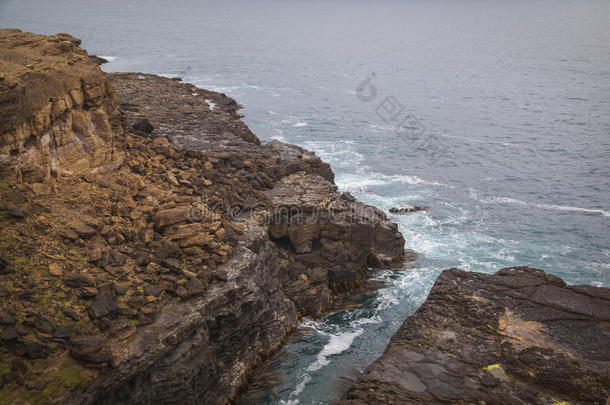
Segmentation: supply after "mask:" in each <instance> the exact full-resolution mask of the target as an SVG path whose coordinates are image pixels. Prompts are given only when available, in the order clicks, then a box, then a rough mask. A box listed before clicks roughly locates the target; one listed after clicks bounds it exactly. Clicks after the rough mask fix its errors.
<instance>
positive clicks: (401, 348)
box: [337, 267, 610, 405]
mask: <svg viewBox="0 0 610 405" xmlns="http://www.w3.org/2000/svg"><path fill="white" fill-rule="evenodd" d="M609 321H610V289H608V288H599V287H592V286H577V285H574V286H570V285H567V284H566V283H565V282H564V281H563V280H561V279H560V278H559V277H556V276H553V275H550V274H546V273H544V272H543V271H542V270H537V269H532V268H529V267H514V268H506V269H502V270H500V271H498V272H497V273H496V274H494V275H487V274H480V273H472V272H466V271H462V270H458V269H450V270H445V271H444V272H443V273H442V274H441V275H440V276H439V278H438V279H437V280H436V283H435V284H434V287H433V288H432V290H431V291H430V295H429V296H428V299H427V300H426V302H425V303H424V304H423V305H422V306H421V307H420V308H419V309H418V310H417V311H416V312H415V313H414V314H413V315H412V316H410V317H409V318H407V320H406V321H405V322H404V323H403V325H402V326H401V327H400V329H399V330H398V331H397V332H396V334H395V335H394V336H393V337H392V340H391V342H390V344H389V346H388V348H387V349H386V351H385V353H384V354H383V355H382V356H381V357H380V358H379V359H378V360H376V361H375V362H374V363H373V364H372V365H371V366H369V367H368V368H367V369H366V370H365V371H364V373H363V374H362V375H361V376H360V377H359V378H358V379H357V380H356V382H355V383H354V384H353V385H352V386H351V387H350V388H349V390H348V391H347V393H346V394H345V395H344V398H343V400H341V401H338V402H337V404H341V405H347V404H352V405H355V404H453V403H460V404H600V405H601V404H607V403H608V402H607V401H608V400H609V397H608V395H609V387H610V345H608V342H609V341H610V327H609Z"/></svg>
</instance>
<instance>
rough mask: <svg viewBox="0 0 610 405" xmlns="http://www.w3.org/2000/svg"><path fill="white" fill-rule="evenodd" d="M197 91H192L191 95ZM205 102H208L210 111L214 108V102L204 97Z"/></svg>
mask: <svg viewBox="0 0 610 405" xmlns="http://www.w3.org/2000/svg"><path fill="white" fill-rule="evenodd" d="M195 94H197V93H193V95H195ZM205 102H206V103H208V105H209V106H210V111H214V108H216V103H213V102H212V100H210V99H207V98H206V99H205Z"/></svg>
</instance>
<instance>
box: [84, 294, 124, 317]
mask: <svg viewBox="0 0 610 405" xmlns="http://www.w3.org/2000/svg"><path fill="white" fill-rule="evenodd" d="M87 310H88V311H89V316H90V317H92V318H101V317H104V316H110V315H113V314H115V313H116V312H117V311H118V310H119V307H118V305H117V304H116V302H114V301H113V300H112V299H110V298H108V297H106V296H104V295H98V296H96V297H95V299H94V300H93V301H92V302H91V305H89V308H88V309H87Z"/></svg>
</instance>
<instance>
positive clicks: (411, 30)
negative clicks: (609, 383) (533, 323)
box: [0, 0, 610, 404]
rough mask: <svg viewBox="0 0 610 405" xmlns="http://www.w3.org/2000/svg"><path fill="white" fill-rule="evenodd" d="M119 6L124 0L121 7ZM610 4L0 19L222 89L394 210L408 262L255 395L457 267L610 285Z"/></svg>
mask: <svg viewBox="0 0 610 405" xmlns="http://www.w3.org/2000/svg"><path fill="white" fill-rule="evenodd" d="M124 3H126V4H124ZM609 16H610V2H608V1H607V0H599V1H597V0H574V1H571V0H570V1H568V0H534V1H522V0H516V1H499V0H498V1H483V0H464V1H455V0H454V1H451V0H434V1H429V0H403V1H399V0H381V1H376V2H371V1H358V0H333V1H319V0H313V1H302V0H291V1H279V0H277V1H271V0H269V1H265V0H263V1H245V0H238V1H232V2H222V1H195V0H179V1H175V2H167V1H159V0H147V1H144V0H139V1H129V2H122V1H118V0H107V1H78V0H56V1H53V2H49V1H46V0H0V26H1V27H3V28H8V27H16V28H21V29H23V30H27V31H33V32H37V33H44V34H52V33H56V32H62V31H64V32H70V33H72V34H73V35H75V36H77V37H80V38H81V39H82V40H83V46H84V47H85V48H86V49H88V50H89V52H90V53H92V54H97V55H101V56H105V57H109V58H108V59H111V62H110V63H108V64H106V65H104V66H103V68H104V70H106V71H110V72H114V71H143V72H149V73H157V74H162V75H168V76H180V77H182V78H184V79H185V80H186V81H189V82H192V83H194V84H196V85H198V86H200V87H204V88H208V89H212V90H216V91H220V92H225V93H226V94H228V95H230V96H232V97H234V98H235V99H236V100H237V101H238V102H240V103H241V104H242V105H243V106H244V109H243V114H244V115H245V118H244V119H245V121H246V122H247V124H248V125H249V126H250V128H251V129H252V130H253V131H254V132H255V133H256V134H257V135H258V136H259V137H260V138H261V139H262V140H264V141H268V140H271V139H279V140H282V141H286V142H290V143H295V144H298V145H301V146H303V147H306V148H308V149H311V150H314V151H315V152H316V153H317V154H319V155H320V156H321V157H322V158H323V159H325V160H326V161H328V162H329V163H330V164H331V165H332V167H333V169H334V171H335V173H336V175H337V178H336V182H337V184H338V185H339V187H340V188H341V190H343V191H350V192H352V193H353V194H355V195H356V196H357V197H359V198H360V199H362V200H364V201H366V202H368V203H370V204H375V205H377V206H379V207H380V208H382V209H384V210H388V209H389V208H391V207H393V206H400V205H404V204H423V205H428V206H430V211H428V212H420V213H415V214H411V215H406V216H392V219H393V220H394V221H396V222H398V224H399V226H400V230H401V231H402V232H403V234H404V236H405V239H406V247H408V248H411V249H414V250H416V251H418V252H419V253H420V254H421V257H420V259H419V260H418V261H417V263H416V265H417V266H416V268H414V269H395V270H393V271H386V272H382V273H379V274H378V278H380V279H383V280H385V281H386V284H385V286H384V287H382V288H380V289H379V290H378V291H377V292H376V293H375V294H371V295H368V296H365V297H362V298H361V299H360V300H359V303H360V304H361V306H360V307H359V308H355V309H351V310H347V311H342V312H338V313H335V314H332V315H329V316H327V317H324V318H321V319H318V320H305V321H304V323H303V326H304V327H308V328H311V329H312V330H314V331H315V333H309V334H305V335H304V336H303V337H302V338H300V339H297V340H296V341H295V342H293V343H291V344H290V345H288V346H287V347H286V348H285V349H284V350H285V352H286V353H288V355H287V356H286V357H284V358H283V359H282V360H280V361H278V363H277V371H279V372H280V373H282V375H283V379H282V380H281V381H280V382H278V383H277V384H276V386H275V387H274V389H273V390H269V391H268V392H266V393H264V395H262V396H261V397H260V398H259V399H258V402H259V403H274V404H279V403H281V404H297V403H298V404H323V403H326V402H328V401H329V400H331V399H332V398H334V396H335V395H336V393H337V390H338V387H337V381H338V380H339V377H338V376H340V375H342V374H345V372H346V370H351V369H353V368H355V369H359V370H361V369H363V368H364V367H365V366H366V365H367V364H369V363H370V362H371V361H373V360H374V359H375V358H376V357H378V356H379V355H380V354H381V353H382V351H383V350H384V348H385V346H386V345H387V342H388V341H389V338H390V337H391V335H392V334H393V333H394V331H395V330H396V329H397V328H398V327H399V325H400V324H401V323H402V321H403V320H404V319H405V317H406V316H408V315H409V314H410V313H412V312H413V311H414V310H415V309H416V308H417V307H418V306H419V305H420V304H421V303H422V302H423V301H424V300H425V298H426V296H427V293H428V291H429V289H430V288H431V286H432V284H433V282H434V280H435V278H436V276H437V275H438V274H439V273H440V272H441V271H442V270H443V269H446V268H449V267H460V268H462V269H465V270H472V271H480V272H486V273H492V272H495V271H497V270H498V269H500V268H502V267H506V266H513V265H530V266H535V267H539V268H542V269H545V270H546V271H548V272H550V273H553V274H556V275H558V276H560V277H562V278H564V279H565V280H566V281H567V282H569V283H586V284H594V285H597V286H606V287H608V286H610V227H609V226H610V24H609V23H608V17H609Z"/></svg>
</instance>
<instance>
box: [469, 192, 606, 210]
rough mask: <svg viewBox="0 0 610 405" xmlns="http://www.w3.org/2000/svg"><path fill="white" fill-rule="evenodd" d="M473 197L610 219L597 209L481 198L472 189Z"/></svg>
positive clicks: (514, 199) (508, 198)
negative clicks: (597, 215) (598, 215)
mask: <svg viewBox="0 0 610 405" xmlns="http://www.w3.org/2000/svg"><path fill="white" fill-rule="evenodd" d="M470 194H471V196H472V197H473V198H474V199H476V200H477V201H480V202H482V203H484V204H513V205H523V206H529V207H535V208H540V209H544V210H555V211H570V212H586V213H589V214H601V215H603V216H604V217H610V212H608V211H605V210H602V209H596V208H582V207H573V206H570V205H557V204H538V203H528V202H526V201H522V200H517V199H516V198H511V197H489V198H479V197H478V196H477V194H476V192H474V191H473V190H472V189H471V192H470Z"/></svg>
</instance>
